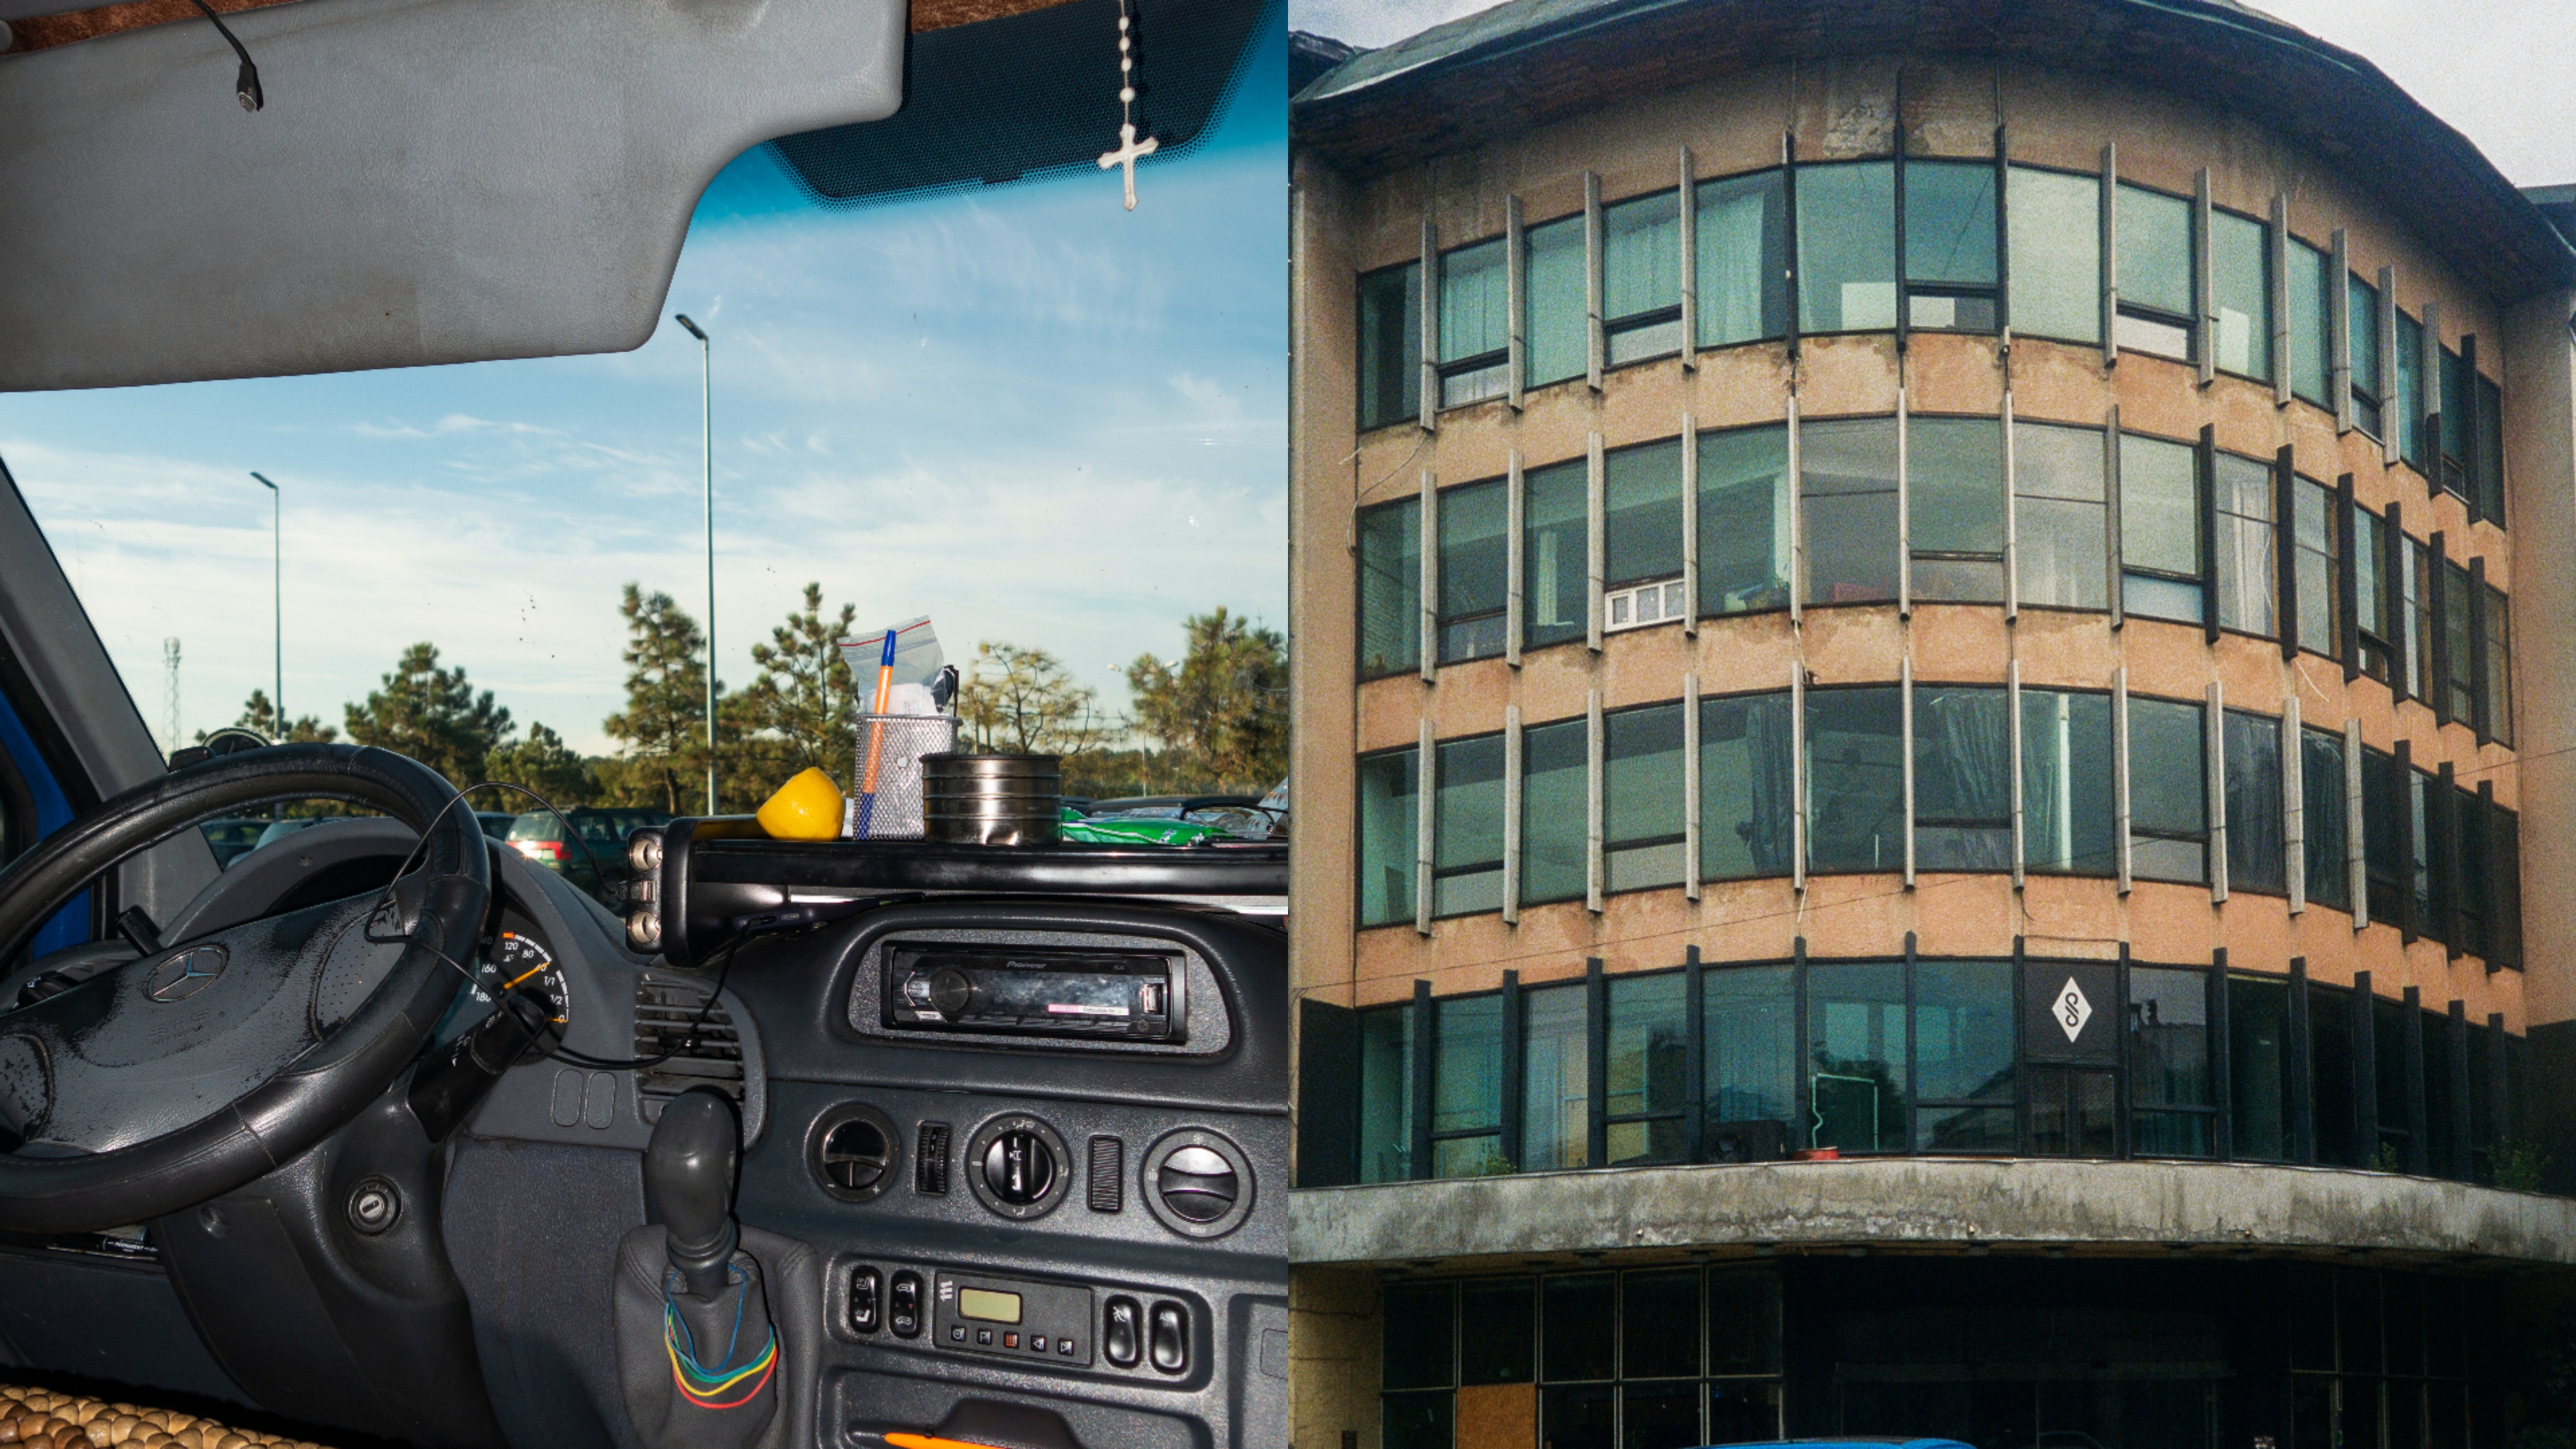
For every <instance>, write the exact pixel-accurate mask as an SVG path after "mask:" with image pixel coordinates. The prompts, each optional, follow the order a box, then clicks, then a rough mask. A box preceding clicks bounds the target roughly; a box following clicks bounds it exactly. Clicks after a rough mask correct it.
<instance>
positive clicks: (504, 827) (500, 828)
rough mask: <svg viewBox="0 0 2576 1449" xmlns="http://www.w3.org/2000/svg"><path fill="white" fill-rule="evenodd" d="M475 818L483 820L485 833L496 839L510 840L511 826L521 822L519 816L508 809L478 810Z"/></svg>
mask: <svg viewBox="0 0 2576 1449" xmlns="http://www.w3.org/2000/svg"><path fill="white" fill-rule="evenodd" d="M474 818H475V819H476V820H478V821H480V822H482V825H483V833H484V834H485V835H487V836H489V837H491V838H492V839H494V840H504V841H506V840H508V839H509V838H510V827H511V826H513V825H516V824H518V823H519V817H518V816H516V815H513V814H511V813H510V812H509V811H507V810H477V811H475V812H474Z"/></svg>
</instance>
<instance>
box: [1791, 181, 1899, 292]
mask: <svg viewBox="0 0 2576 1449" xmlns="http://www.w3.org/2000/svg"><path fill="white" fill-rule="evenodd" d="M1797 194H1798V330H1799V331H1801V332H1808V333H1814V332H1874V331H1880V330H1884V329H1887V328H1892V327H1894V326H1895V325H1896V168H1895V166H1894V165H1893V164H1892V163H1889V162H1886V161H1844V162H1836V163H1833V164H1830V165H1822V166H1801V167H1799V168H1798V186H1797Z"/></svg>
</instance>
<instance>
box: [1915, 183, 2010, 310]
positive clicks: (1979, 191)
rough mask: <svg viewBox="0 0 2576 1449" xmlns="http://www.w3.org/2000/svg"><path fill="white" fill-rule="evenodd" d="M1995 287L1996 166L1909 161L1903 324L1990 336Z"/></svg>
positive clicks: (1994, 306) (1994, 305) (1994, 307)
mask: <svg viewBox="0 0 2576 1449" xmlns="http://www.w3.org/2000/svg"><path fill="white" fill-rule="evenodd" d="M1996 283H1997V277H1996V271H1995V168H1994V164H1993V163H1992V162H1989V161H1909V162H1907V163H1906V167H1905V299H1906V300H1905V307H1906V313H1905V317H1906V325H1908V326H1910V327H1923V328H1932V329H1937V330H1949V331H1959V332H1992V331H1994V330H1995V327H1996V310H1997V308H1996Z"/></svg>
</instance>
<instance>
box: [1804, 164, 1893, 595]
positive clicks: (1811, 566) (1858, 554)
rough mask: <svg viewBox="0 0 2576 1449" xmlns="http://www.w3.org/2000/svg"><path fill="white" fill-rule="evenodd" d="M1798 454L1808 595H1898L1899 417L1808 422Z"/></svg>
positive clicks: (1805, 425)
mask: <svg viewBox="0 0 2576 1449" xmlns="http://www.w3.org/2000/svg"><path fill="white" fill-rule="evenodd" d="M1801 185H1802V186H1803V183H1801ZM1798 453H1799V458H1798V469H1799V480H1798V487H1799V490H1800V493H1801V495H1802V498H1801V503H1802V506H1803V508H1804V510H1805V514H1806V518H1805V526H1806V546H1807V584H1806V589H1807V593H1806V601H1807V602H1808V603H1810V604H1865V603H1872V602H1875V601H1878V600H1882V599H1894V598H1895V597H1896V419H1894V418H1851V419H1844V420H1840V421H1835V422H1820V423H1806V424H1803V425H1801V426H1800V428H1799V430H1798Z"/></svg>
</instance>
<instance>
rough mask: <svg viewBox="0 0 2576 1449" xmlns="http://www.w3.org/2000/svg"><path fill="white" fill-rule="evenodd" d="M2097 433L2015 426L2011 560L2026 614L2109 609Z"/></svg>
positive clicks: (2049, 425) (2042, 425) (2101, 464)
mask: <svg viewBox="0 0 2576 1449" xmlns="http://www.w3.org/2000/svg"><path fill="white" fill-rule="evenodd" d="M2103 467H2104V459H2103V449H2102V431H2101V430H2100V429H2099V428H2067V427H2059V426H2057V425H2055V424H2052V423H2025V422H2019V421H2016V422H2015V423H2014V424H2013V490H2014V502H2013V510H2014V515H2015V517H2014V521H2015V539H2014V557H2015V559H2016V564H2015V567H2016V568H2017V569H2018V570H2019V572H2020V575H2021V579H2020V584H2019V589H2020V599H2021V603H2022V605H2023V607H2025V608H2027V607H2030V606H2032V605H2043V606H2048V607H2053V608H2060V609H2101V608H2106V607H2108V606H2109V605H2108V600H2107V599H2106V598H2105V596H2104V592H2103V591H2104V588H2105V579H2106V577H2107V572H2106V569H2105V567H2104V564H2103V557H2102V554H2103V549H2104V548H2105V547H2107V546H2108V542H2109V537H2108V531H2107V530H2108V520H2107V516H2106V509H2105V506H2104V503H2103Z"/></svg>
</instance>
